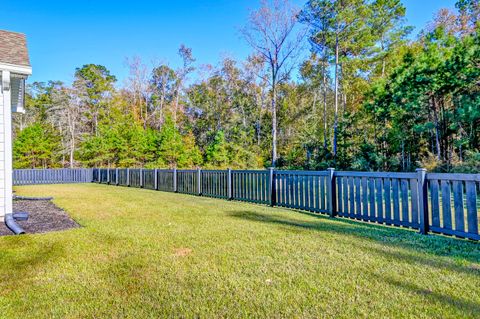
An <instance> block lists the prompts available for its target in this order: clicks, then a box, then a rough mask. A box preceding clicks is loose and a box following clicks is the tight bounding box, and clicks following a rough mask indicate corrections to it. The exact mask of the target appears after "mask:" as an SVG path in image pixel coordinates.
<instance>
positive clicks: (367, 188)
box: [335, 172, 420, 229]
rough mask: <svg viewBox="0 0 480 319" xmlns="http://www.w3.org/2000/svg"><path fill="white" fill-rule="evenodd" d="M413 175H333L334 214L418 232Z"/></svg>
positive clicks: (415, 187)
mask: <svg viewBox="0 0 480 319" xmlns="http://www.w3.org/2000/svg"><path fill="white" fill-rule="evenodd" d="M417 177H418V176H417V174H416V173H368V172H335V184H336V188H337V189H336V193H337V196H336V198H337V203H336V205H337V206H336V207H337V214H338V215H339V216H342V217H348V218H354V219H358V220H363V221H369V222H377V223H384V224H388V225H395V226H403V227H410V228H414V229H418V228H419V227H420V219H419V216H420V215H419V188H418V180H417Z"/></svg>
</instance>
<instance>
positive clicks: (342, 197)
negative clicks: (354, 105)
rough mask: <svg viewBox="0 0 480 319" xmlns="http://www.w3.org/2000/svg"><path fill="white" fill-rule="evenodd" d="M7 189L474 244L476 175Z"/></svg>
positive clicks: (109, 177) (60, 172) (40, 176)
mask: <svg viewBox="0 0 480 319" xmlns="http://www.w3.org/2000/svg"><path fill="white" fill-rule="evenodd" d="M13 181H14V185H29V184H55V183H86V182H98V183H102V184H110V185H120V186H128V187H138V188H146V189H152V190H160V191H166V192H178V193H184V194H192V195H200V196H208V197H214V198H223V199H231V200H239V201H246V202H252V203H259V204H269V205H272V206H280V207H286V208H293V209H299V210H305V211H310V212H314V213H321V214H329V215H330V216H332V217H334V216H340V217H345V218H351V219H355V220H359V221H366V222H374V223H380V224H386V225H391V226H397V227H407V228H411V229H416V230H419V231H420V232H421V233H424V234H426V233H429V232H433V233H440V234H444V235H451V236H457V237H461V238H469V239H474V240H480V234H479V215H478V211H479V208H480V200H479V198H480V196H479V192H480V174H438V173H427V172H426V171H425V170H423V169H419V170H417V172H415V173H390V172H348V171H335V170H333V169H329V170H327V171H286V170H274V169H270V170H230V169H229V170H200V169H198V170H176V169H170V170H166V169H139V168H137V169H128V168H126V169H118V168H117V169H45V170H37V169H26V170H14V173H13Z"/></svg>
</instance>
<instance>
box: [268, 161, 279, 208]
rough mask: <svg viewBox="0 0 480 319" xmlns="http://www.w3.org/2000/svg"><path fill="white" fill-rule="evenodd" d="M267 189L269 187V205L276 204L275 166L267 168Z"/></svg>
mask: <svg viewBox="0 0 480 319" xmlns="http://www.w3.org/2000/svg"><path fill="white" fill-rule="evenodd" d="M268 170H269V179H268V180H269V189H270V206H275V205H276V204H277V197H276V195H277V191H276V189H275V187H276V185H275V184H276V183H275V168H273V167H270V168H269V169H268Z"/></svg>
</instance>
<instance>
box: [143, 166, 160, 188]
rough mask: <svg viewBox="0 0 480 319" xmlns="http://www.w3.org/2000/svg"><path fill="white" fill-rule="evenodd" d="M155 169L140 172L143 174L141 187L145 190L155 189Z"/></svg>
mask: <svg viewBox="0 0 480 319" xmlns="http://www.w3.org/2000/svg"><path fill="white" fill-rule="evenodd" d="M155 172H156V170H155V169H144V170H142V173H143V178H142V181H143V184H142V187H143V188H146V189H156V188H157V185H156V182H155Z"/></svg>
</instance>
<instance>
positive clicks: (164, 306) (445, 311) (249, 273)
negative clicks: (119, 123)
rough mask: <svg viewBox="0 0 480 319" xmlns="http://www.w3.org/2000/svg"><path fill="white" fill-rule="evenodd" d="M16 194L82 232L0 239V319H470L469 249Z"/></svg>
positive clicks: (74, 192) (332, 224)
mask: <svg viewBox="0 0 480 319" xmlns="http://www.w3.org/2000/svg"><path fill="white" fill-rule="evenodd" d="M16 190H17V193H18V194H22V195H34V196H41V195H49V196H50V195H51V196H54V197H55V200H54V202H55V203H56V204H57V205H59V206H60V207H62V208H64V209H65V210H67V211H68V213H69V214H70V215H71V216H72V217H73V218H74V219H75V220H76V221H77V222H78V223H80V224H81V225H82V226H83V227H82V228H78V229H73V230H68V231H62V232H56V233H48V234H36V235H25V236H7V237H0V317H1V318H159V317H186V318H191V317H202V318H218V317H229V318H233V317H250V318H251V317H268V318H272V317H277V318H278V317H285V318H291V317H304V318H319V317H335V318H357V317H370V318H392V317H403V318H413V317H415V318H449V317H450V318H453V317H462V318H464V317H471V318H474V317H477V318H478V316H479V315H480V243H475V242H468V241H463V240H455V239H451V238H445V237H441V236H433V235H432V236H421V235H419V234H416V233H415V232H412V231H408V230H402V229H394V228H388V227H382V226H377V225H373V224H363V223H357V222H354V221H349V220H345V219H330V218H328V217H323V216H313V215H309V214H304V213H301V212H297V211H293V210H286V209H280V208H270V207H267V206H261V205H254V204H247V203H240V202H228V201H224V200H218V199H210V198H205V197H195V196H189V195H181V194H172V193H164V192H156V191H150V190H143V189H133V188H123V187H113V186H106V185H97V184H83V185H47V186H25V187H17V188H16Z"/></svg>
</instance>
